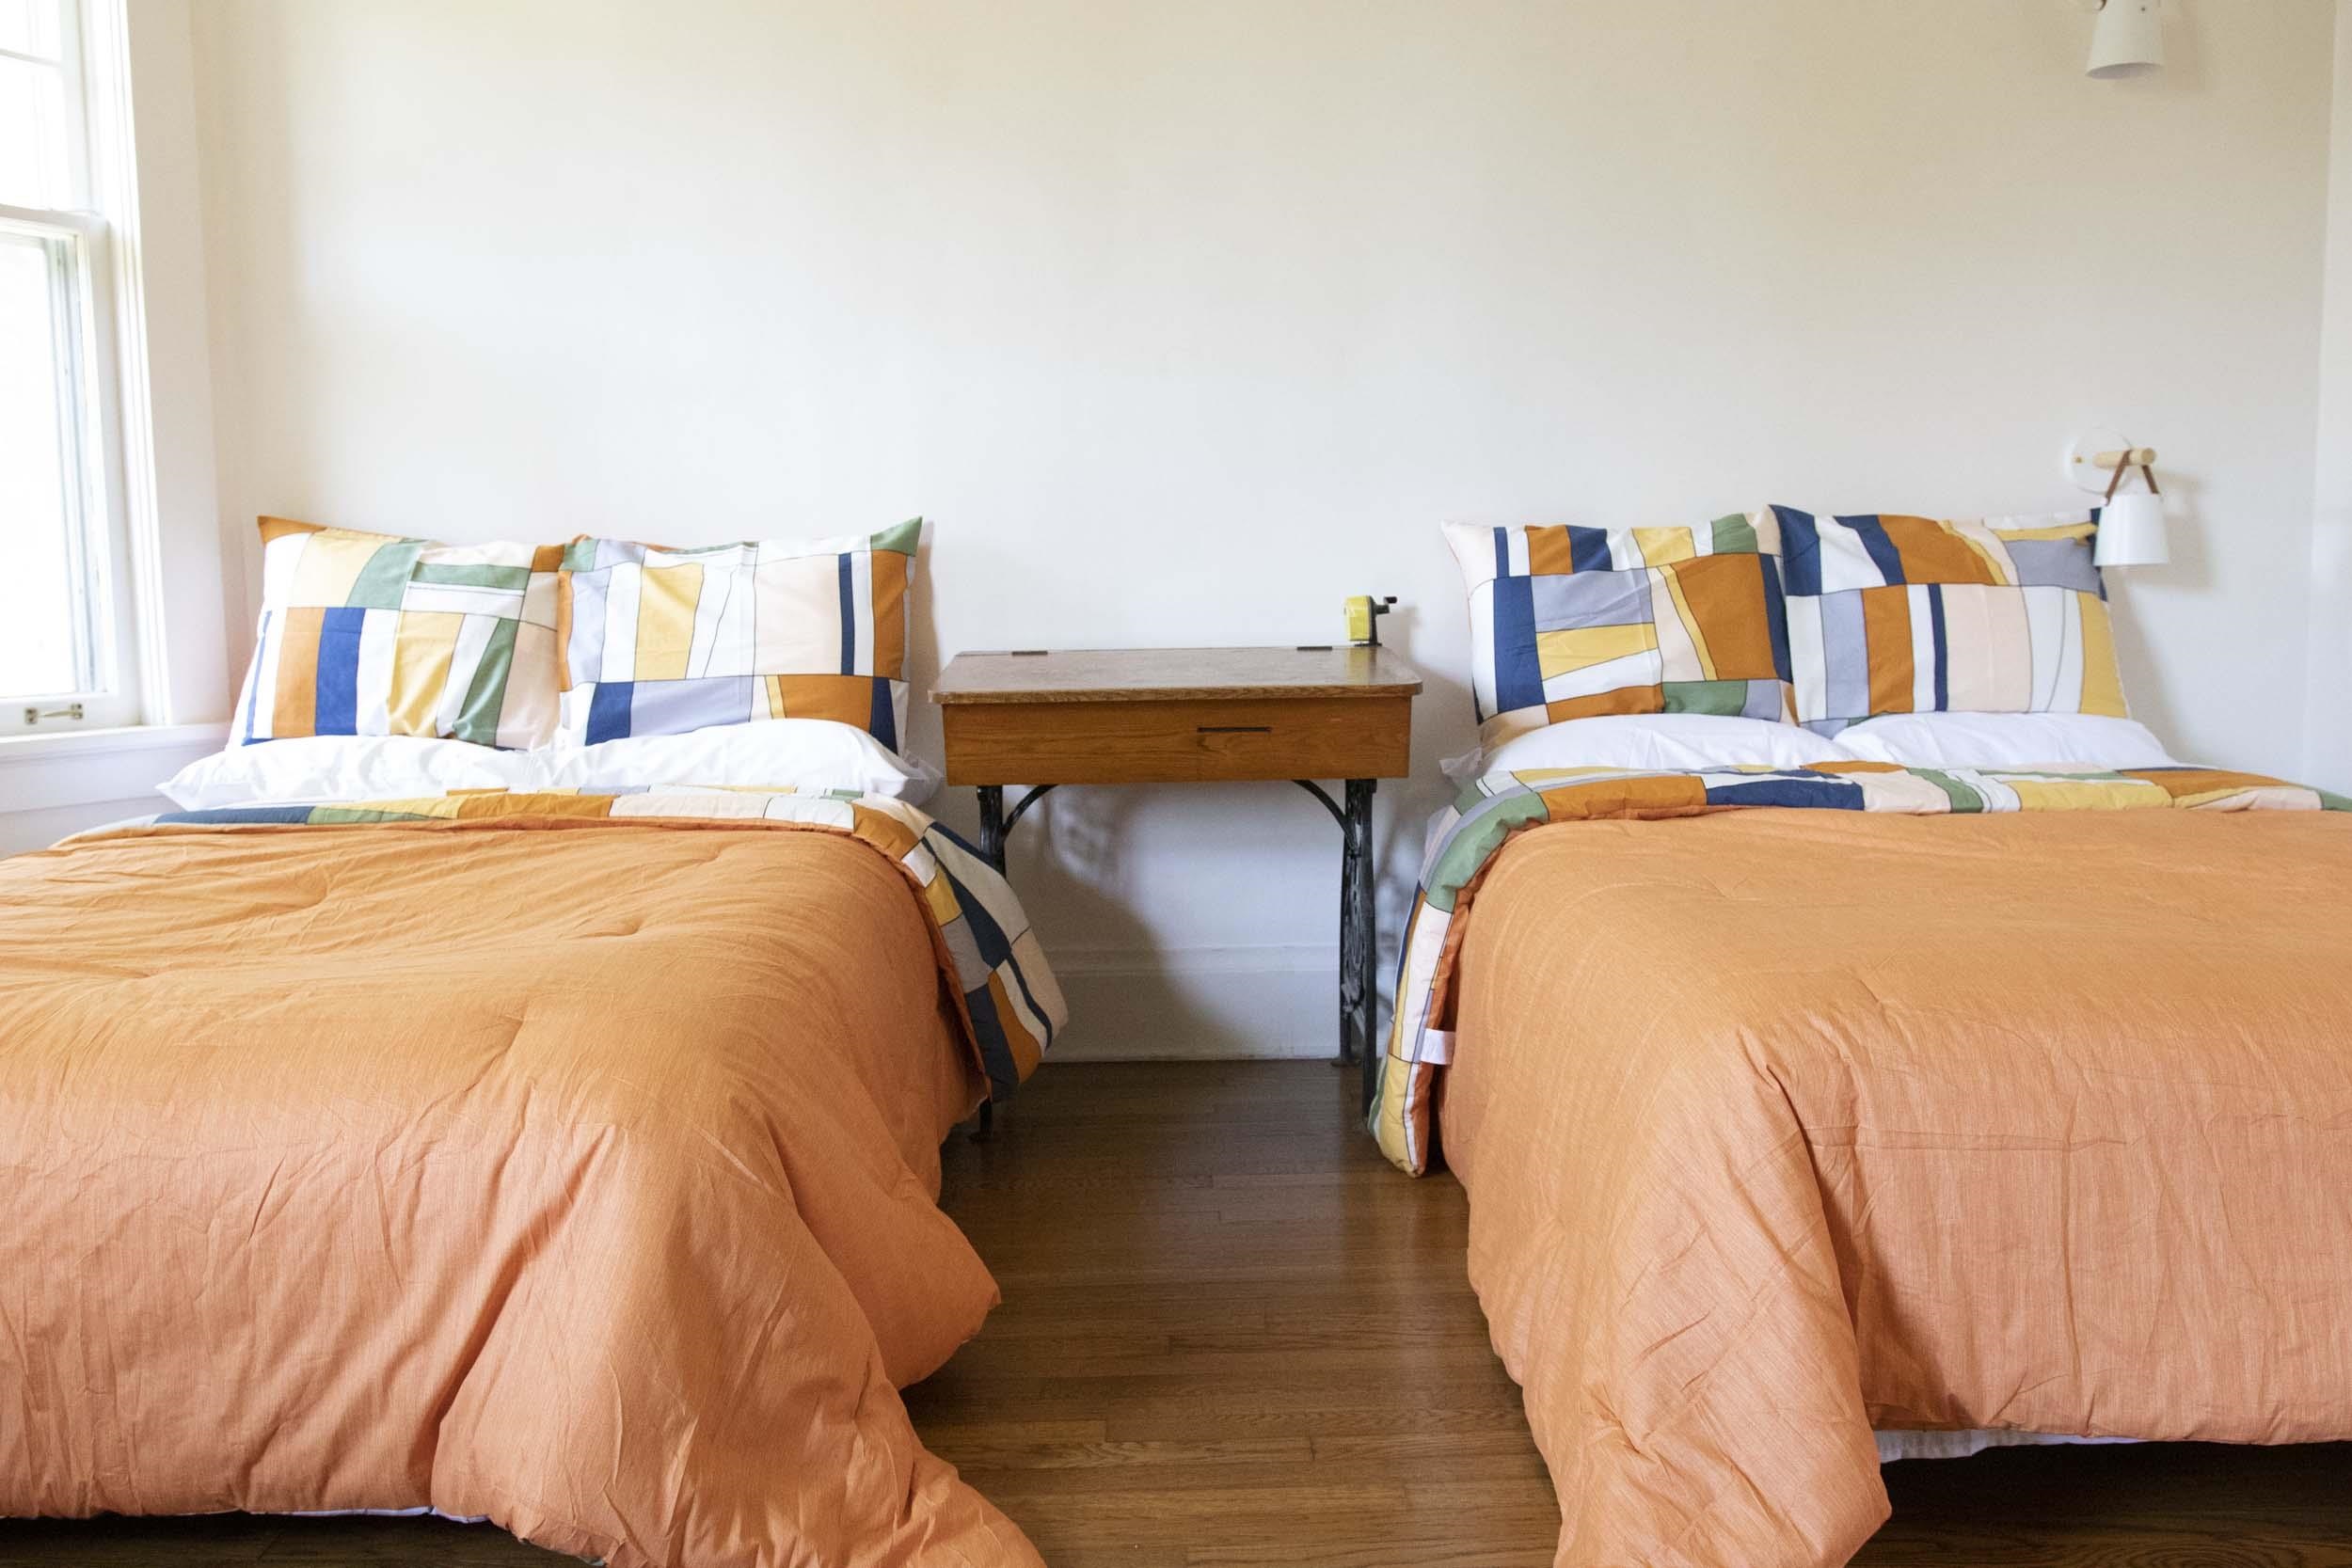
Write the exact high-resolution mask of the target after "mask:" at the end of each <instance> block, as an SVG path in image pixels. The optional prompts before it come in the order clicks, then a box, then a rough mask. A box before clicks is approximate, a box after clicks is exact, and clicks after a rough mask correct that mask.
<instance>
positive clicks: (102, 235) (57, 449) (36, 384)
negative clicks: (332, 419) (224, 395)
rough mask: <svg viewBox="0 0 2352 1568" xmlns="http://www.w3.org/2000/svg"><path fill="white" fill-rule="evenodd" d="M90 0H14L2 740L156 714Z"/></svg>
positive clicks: (1, 126) (0, 24)
mask: <svg viewBox="0 0 2352 1568" xmlns="http://www.w3.org/2000/svg"><path fill="white" fill-rule="evenodd" d="M83 21H84V16H83V10H82V6H81V4H80V0H0V736H10V735H22V734H24V733H27V732H28V731H32V730H57V729H73V728H87V727H91V726H95V725H104V724H128V723H135V722H137V721H138V720H139V717H140V713H139V691H138V686H139V663H138V659H137V657H136V649H135V644H134V643H133V641H132V639H133V638H134V636H135V632H136V621H135V616H134V615H133V614H132V613H131V612H130V595H129V594H128V593H127V591H126V582H125V568H126V567H127V565H128V562H127V560H126V551H125V538H124V535H125V531H124V526H123V521H122V516H121V510H122V509H121V507H120V505H119V483H118V482H117V477H116V476H117V475H118V473H119V464H118V461H117V457H116V453H115V451H114V450H113V441H114V437H115V433H116V431H117V429H118V427H119V421H118V419H117V407H118V395H117V378H116V372H115V367H114V362H113V359H112V357H111V349H112V329H113V312H112V309H111V304H112V295H113V293H114V285H113V274H112V272H111V270H110V268H109V265H108V261H109V256H108V245H109V241H110V238H111V235H112V230H111V226H110V225H109V224H108V223H107V221H106V217H105V214H103V212H101V211H100V203H99V201H98V200H97V199H96V198H95V197H94V195H93V190H94V185H95V183H96V182H94V180H93V177H92V166H93V159H92V136H91V134H90V124H91V119H92V115H91V105H92V100H93V96H94V95H93V93H92V91H91V88H92V87H93V86H94V85H96V84H95V83H94V80H93V73H92V72H91V71H90V70H89V69H88V68H87V65H86V63H85V61H86V55H87V51H86V50H85V47H84V42H85V40H84V37H83V31H84V29H83V26H82V24H83Z"/></svg>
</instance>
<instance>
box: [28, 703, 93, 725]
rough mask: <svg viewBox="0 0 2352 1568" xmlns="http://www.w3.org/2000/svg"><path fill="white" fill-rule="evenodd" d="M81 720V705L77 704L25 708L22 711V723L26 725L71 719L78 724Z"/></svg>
mask: <svg viewBox="0 0 2352 1568" xmlns="http://www.w3.org/2000/svg"><path fill="white" fill-rule="evenodd" d="M81 718H82V705H81V704H79V703H68V704H67V705H65V706H63V707H53V708H42V707H35V706H27V707H26V708H25V709H24V721H25V722H26V723H27V724H38V723H40V721H42V720H44V719H71V720H73V721H75V722H77V723H78V722H79V721H81Z"/></svg>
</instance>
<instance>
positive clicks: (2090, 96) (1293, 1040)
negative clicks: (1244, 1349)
mask: <svg viewBox="0 0 2352 1568" xmlns="http://www.w3.org/2000/svg"><path fill="white" fill-rule="evenodd" d="M2333 9H2334V8H2333V6H2332V5H2331V4H2330V0H2261V3H2259V4H2235V3H2219V0H2178V3H2176V4H2175V5H2172V6H2169V7H2168V8H2167V10H2168V14H2169V46H2170V50H2171V64H2170V68H2169V70H2168V71H2166V72H2165V73H2164V74H2163V75H2161V76H2160V77H2157V78H2155V79H2153V80H2149V81H2143V82H2132V83H2102V82H2092V81H2090V80H2087V79H2086V78H2085V77H2084V76H2083V75H2082V73H2081V70H2082V61H2083V55H2084V53H2085V50H2086V48H2087V44H2088V36H2089V19H2088V17H2087V16H2086V15H2085V14H2084V12H2083V11H2082V10H2081V9H2080V8H2078V7H2077V6H2076V5H2074V4H2073V3H2072V0H1997V3H1995V0H1967V3H1963V4H1951V3H1949V0H1810V3H1804V4H1799V3H1795V0H1785V3H1775V4H1757V3H1756V0H1676V3H1675V4H1672V5H1658V4H1654V3H1646V0H1527V3H1522V4H1506V3H1500V0H1488V3H1469V0H1459V3H1454V4H1446V5H1438V4H1434V3H1429V0H1221V3H1190V4H1184V5H1174V6H1171V5H1167V4H1161V3H1155V0H990V3H985V4H983V3H980V0H970V3H946V0H880V3H876V4H872V5H866V6H843V5H839V4H834V3H832V0H759V3H741V4H735V3H717V0H698V3H695V4H688V5H673V6H668V7H662V8H652V7H646V6H642V5H617V4H581V3H578V0H528V3H525V0H501V3H497V4H484V3H480V0H463V3H459V0H442V3H417V0H403V3H392V0H373V3H360V0H342V3H339V4H336V5H331V6H329V5H311V4H305V3H303V0H215V3H213V4H207V5H205V6H202V7H200V8H198V10H197V12H196V17H195V24H196V25H195V51H196V65H197V70H196V82H197V98H198V119H199V124H200V127H201V141H200V150H201V159H202V168H203V177H204V184H205V191H206V207H205V214H206V227H207V230H208V243H209V276H210V292H211V302H212V344H211V348H212V368H213V375H214V385H215V401H216V417H217V421H218V427H219V449H218V451H219V493H220V506H219V512H220V515H221V518H222V526H223V528H224V530H225V531H227V533H228V535H229V536H230V538H232V539H234V540H235V541H236V542H237V547H238V548H239V549H241V550H247V551H249V542H248V539H247V529H248V524H247V523H246V519H249V518H250V517H251V516H252V515H254V514H256V513H258V512H265V511H266V512H278V513H284V514H291V515H298V516H307V517H312V518H317V519H321V520H330V521H338V522H344V523H350V524H354V525H357V526H361V527H382V528H399V529H405V530H413V531H421V532H426V533H431V534H435V535H438V536H443V537H450V538H457V539H470V538H479V537H488V536H499V535H522V536H531V537H548V538H553V537H562V536H565V535H568V534H569V533H571V532H573V531H580V530H592V531H614V532H621V533H630V534H637V535H642V536H648V537H655V538H663V539H675V540H681V541H687V540H704V539H718V538H725V537H736V536H739V535H743V534H746V533H753V532H763V531H764V532H776V531H813V530H822V531H844V530H848V529H852V528H862V527H865V526H867V525H878V524H881V523H884V522H887V521H890V520H893V519H896V518H898V517H901V516H904V515H911V514H914V513H918V512H919V513H922V514H925V515H929V516H930V517H931V518H933V519H934V520H935V534H934V540H935V543H934V545H933V547H932V549H931V551H930V558H929V563H928V570H927V574H926V579H925V588H926V599H925V602H924V606H923V609H922V612H921V620H922V625H921V627H920V629H919V631H918V634H917V638H916V644H915V647H916V654H917V665H918V682H917V684H918V703H919V702H920V690H919V688H920V687H921V685H922V683H923V679H924V677H927V676H928V674H929V673H931V672H932V671H934V670H935V669H936V667H937V665H938V662H939V661H940V660H941V658H942V657H944V656H946V655H947V654H951V653H953V652H954V651H956V650H959V649H963V648H971V647H1004V646H1009V645H1024V646H1035V645H1049V644H1050V645H1064V646H1085V645H1111V644H1124V643H1152V642H1184V641H1196V642H1242V641H1267V642H1283V641H1307V640H1322V639H1327V638H1329V637H1332V636H1334V635H1336V634H1337V631H1338V601H1339V600H1340V599H1341V598H1342V597H1343V596H1344V595H1346V594H1354V593H1361V592H1388V593H1395V594H1400V595H1402V596H1403V597H1404V599H1405V601H1406V604H1405V607H1404V610H1405V612H1404V613H1403V614H1401V615H1399V616H1398V617H1396V618H1395V619H1394V621H1393V623H1392V625H1393V626H1395V631H1394V633H1393V634H1392V635H1393V640H1394V641H1399V642H1401V643H1403V644H1404V645H1405V646H1406V648H1407V649H1408V650H1409V652H1410V654H1411V655H1412V657H1414V658H1416V659H1417V660H1418V661H1419V662H1420V664H1421V665H1422V669H1423V670H1424V672H1425V673H1426V676H1427V679H1428V683H1429V689H1428V692H1427V694H1426V695H1425V697H1424V698H1423V700H1422V704H1421V705H1420V709H1419V716H1418V732H1417V733H1418V743H1417V750H1418V752H1419V755H1420V759H1421V768H1420V774H1421V782H1418V783H1416V784H1412V785H1410V786H1391V787H1388V788H1385V789H1384V790H1383V792H1382V797H1381V798H1382V800H1383V801H1384V803H1385V804H1386V806H1387V807H1388V808H1389V812H1390V816H1389V819H1388V822H1387V826H1386V830H1385V847H1386V852H1387V856H1388V869H1389V871H1390V873H1391V876H1390V881H1391V886H1390V887H1388V888H1387V889H1386V890H1385V892H1384V906H1383V907H1384V916H1385V918H1386V922H1387V924H1388V926H1389V928H1390V939H1391V942H1393V940H1394V930H1395V927H1396V925H1397V923H1398V919H1399V917H1400V915H1401V912H1402V906H1403V902H1404V884H1405V883H1406V882H1408V881H1409V875H1410V870H1411V866H1410V861H1411V858H1412V849H1413V847H1415V846H1417V843H1418V837H1419V823H1420V821H1421V819H1422V817H1423V816H1425V814H1426V813H1427V811H1428V810H1429V809H1430V808H1431V806H1432V805H1433V804H1434V802H1435V801H1436V800H1438V798H1439V797H1440V794H1441V792H1440V791H1439V790H1438V788H1436V787H1435V786H1434V784H1432V783H1430V782H1429V781H1431V780H1432V779H1434V777H1435V767H1434V765H1435V760H1436V759H1437V758H1438V756H1439V755H1441V754H1444V753H1446V752H1451V751H1454V750H1458V749H1460V748H1461V747H1462V746H1463V745H1464V744H1465V743H1466V742H1467V740H1468V738H1469V736H1470V703H1469V697H1468V694H1467V691H1466V689H1465V687H1464V683H1463V674H1462V672H1463V670H1464V668H1465V654H1464V626H1463V617H1462V612H1461V610H1460V599H1459V590H1458V587H1457V583H1456V579H1455V578H1454V569H1453V566H1452V563H1451V561H1450V559H1449V557H1448V556H1447V554H1446V551H1445V549H1444V547H1443V546H1442V545H1441V543H1440V542H1439V539H1438V532H1437V524H1438V521H1439V520H1440V519H1445V518H1470V519H1477V520H1495V521H1515V522H1531V521H1573V522H1582V523H1591V524H1623V523H1634V522H1661V521H1680V520H1685V519H1690V518H1694V517H1701V516H1706V515H1712V514H1715V513H1718V512H1721V511H1724V510H1728V509H1731V508H1736V507H1746V506H1753V505H1756V504H1760V503H1762V502H1764V501H1767V500H1783V501H1788V502H1791V503H1795V504H1799V505H1804V506H1809V507H1812V508H1815V509H1835V510H1847V511H1853V510H1874V509H1885V510H1921V511H1935V512H1942V513H1946V514H1965V513H1974V512H1980V511H1988V510H1998V511H2020V510H2040V509H2052V508H2057V507H2060V506H2066V505H2072V504H2076V503H2077V502H2078V500H2079V498H2078V497H2077V496H2075V495H2074V494H2073V493H2072V492H2070V491H2068V490H2067V489H2066V488H2064V487H2063V486H2062V485H2061V484H2060V483H2059V481H2058V473H2057V453H2058V449H2059V448H2060V446H2061V445H2062V444H2063V443H2064V441H2065V440H2066V439H2067V438H2068V437H2069V436H2072V435H2073V434H2074V432H2075V431H2076V430H2078V429H2080V428H2082V427H2085V426H2089V425H2094V424H2098V425H2112V426H2116V427H2119V428H2121V429H2122V430H2123V431H2124V432H2126V433H2128V434H2129V435H2130V436H2132V437H2133V438H2134V439H2136V440H2140V441H2146V442H2151V443H2153V444H2155V445H2157V446H2159V447H2160V448H2162V449H2164V451H2165V454H2166V462H2165V477H2166V479H2167V480H2168V482H2169V483H2168V489H2169V491H2170V492H2171V493H2172V494H2173V495H2174V496H2175V497H2176V498H2177V499H2178V502H2179V504H2180V506H2181V507H2182V509H2183V516H2182V518H2181V520H2180V521H2179V522H2178V523H2177V524H2176V529H2175V554H2176V560H2175V564H2174V565H2172V566H2171V567H2169V568H2165V569H2160V570H2155V571H2149V572H2144V573H2140V574H2137V575H2135V576H2134V577H2133V578H2130V579H2129V580H2128V581H2127V582H2123V583H2122V584H2121V585H2120V588H2119V593H2118V599H2119V603H2120V606H2121V621H2122V647H2123V652H2124V656H2125V657H2126V660H2127V669H2126V678H2127V681H2128V683H2129V687H2130V689H2131V693H2132V696H2133V698H2134V701H2135V704H2136V706H2137V709H2138V710H2139V711H2140V712H2141V714H2142V715H2143V716H2144V717H2147V718H2149V719H2150V720H2151V721H2153V722H2154V723H2155V724H2156V725H2157V726H2158V727H2159V728H2160V729H2162V730H2163V731H2164V732H2165V733H2167V734H2168V736H2170V737H2171V738H2172V739H2173V740H2175V741H2176V742H2177V744H2178V747H2179V748H2180V749H2181V750H2182V751H2183V752H2185V753H2187V754H2191V755H2194V756H2198V757H2210V758H2215V759H2226V760H2230V761H2233V762H2236V763H2239V764H2242V765H2245V766H2249V767H2253V768H2267V769H2273V770H2278V771H2282V772H2287V773H2294V772H2296V771H2299V770H2300V769H2301V768H2302V767H2303V765H2304V763H2305V761H2306V758H2305V757H2304V755H2303V748H2302V745H2301V743H2300V738H2299V731H2300V725H2301V721H2303V719H2304V718H2305V715H2306V693H2305V676H2306V673H2307V668H2308V659H2309V656H2310V651H2311V648H2312V626H2311V624H2310V623H2311V618H2310V613H2309V600H2308V594H2307V592H2306V585H2305V584H2304V582H2303V581H2302V580H2301V574H2300V566H2301V563H2302V562H2305V561H2306V560H2307V559H2309V558H2310V556H2311V552H2312V528H2311V522H2310V515H2311V496H2312V476H2313V442H2314V432H2315V430H2316V428H2317V420H2318V418H2319V391H2318V385H2319V374H2318V364H2317V356H2315V354H2314V352H2313V341H2314V337H2315V334H2316V331H2317V326H2318V322H2319V312H2320V295H2321V275H2322V267H2321V253H2322V241H2323V233H2324V230H2325V220H2326V197H2327V160H2328V111H2329V93H2330V85H2331V80H2330V47H2329V45H2330V38H2331V28H2332V25H2333ZM251 567H252V562H251V560H250V557H249V555H248V558H247V560H246V562H244V570H243V571H242V572H239V571H233V570H232V572H231V574H230V577H231V581H232V583H235V582H239V581H242V582H243V583H244V584H245V588H246V594H247V595H249V594H250V592H251V589H252V574H251ZM250 618H251V617H250V602H249V597H248V598H244V599H241V598H239V597H238V596H237V595H236V594H234V592H233V591H232V594H231V599H230V614H229V617H228V620H229V624H230V626H238V627H242V626H246V625H248V624H249V622H250ZM232 641H233V640H232ZM242 651H243V650H242V646H241V645H240V646H239V647H238V648H237V649H236V652H237V654H238V655H239V656H240V657H241V655H242ZM937 733H938V732H937V726H936V724H935V723H933V722H931V721H930V715H929V713H928V711H926V712H925V714H924V716H923V721H922V722H921V723H920V724H919V725H918V727H917V729H916V731H915V735H916V744H917V746H918V749H922V750H926V751H930V752H932V753H933V754H936V747H937ZM2332 782H2336V783H2347V782H2352V780H2346V779H2344V778H2341V777H2339V778H2337V779H2335V780H2333V781H2332ZM949 811H950V814H951V815H952V816H957V817H960V818H961V819H962V820H965V821H967V822H968V820H969V816H968V813H969V804H968V801H962V800H959V801H957V802H955V803H954V804H953V805H952V806H951V807H950V808H949ZM1039 815H1040V816H1041V817H1042V823H1041V827H1042V830H1043V831H1042V832H1037V833H1035V835H1034V836H1030V835H1031V828H1030V826H1029V824H1027V823H1025V824H1024V826H1023V828H1022V830H1021V832H1022V834H1023V835H1024V842H1023V845H1022V847H1019V848H1017V850H1016V865H1015V877H1016V880H1017V881H1018V882H1019V883H1020V884H1021V886H1022V887H1023V889H1024V891H1025V893H1026V894H1027V895H1029V897H1030V900H1031V904H1032V907H1033V909H1034V910H1035V911H1036V913H1037V915H1038V918H1039V921H1040V924H1041V927H1043V929H1044V932H1045V934H1046V937H1047V940H1048V942H1049V945H1050V949H1051V951H1052V952H1053V953H1054V954H1055V955H1056V957H1057V959H1059V960H1060V962H1061V964H1062V966H1063V968H1064V969H1065V970H1067V971H1070V972H1072V973H1071V979H1072V982H1073V988H1072V989H1073V991H1074V992H1075V993H1076V996H1077V1000H1078V1004H1079V1006H1081V1008H1084V1009H1088V1010H1089V1011H1090V1012H1091V1013H1092V1016H1093V1017H1094V1019H1095V1021H1096V1022H1095V1026H1094V1030H1093V1033H1092V1035H1091V1036H1090V1037H1089V1035H1088V1033H1087V1031H1086V1029H1085V1028H1084V1025H1083V1022H1082V1026H1081V1029H1080V1030H1079V1031H1077V1032H1075V1033H1074V1034H1073V1039H1072V1043H1073V1046H1076V1047H1081V1048H1089V1049H1095V1050H1107V1051H1136V1052H1167V1051H1177V1050H1185V1049H1203V1048H1207V1049H1220V1050H1222V1049H1255V1050H1268V1051H1275V1050H1295V1051H1319V1050H1322V1049H1325V1048H1327V1045H1328V1042H1329V1031H1330V1028H1331V1019H1330V1013H1331V1010H1332V1009H1331V1005H1330V995H1329V985H1330V981H1329V971H1328V967H1327V966H1328V963H1329V953H1330V947H1331V942H1332V927H1333V920H1334V913H1333V910H1332V906H1333V904H1334V903H1335V902H1336V886H1335V882H1336V875H1335V873H1336V867H1335V856H1336V846H1335V841H1334V835H1333V834H1332V832H1331V831H1330V829H1329V827H1328V824H1327V822H1326V821H1325V820H1324V818H1323V817H1322V816H1321V814H1320V812H1319V811H1318V810H1317V809H1316V808H1315V807H1314V806H1313V805H1312V804H1311V802H1310V801H1307V800H1304V799H1302V798H1299V797H1298V796H1297V795H1296V792H1295V791H1291V790H1288V789H1287V788H1286V787H1283V786H1267V787H1264V788H1235V789H1232V790H1228V791H1193V792H1163V793H1143V792H1117V791H1090V792H1080V791H1073V792H1070V793H1069V794H1067V795H1063V796H1057V798H1056V799H1055V800H1053V801H1051V802H1049V803H1048V804H1047V805H1046V806H1045V807H1043V808H1041V812H1040V814H1039ZM1151 973H1159V974H1169V975H1171V976H1172V978H1170V979H1169V980H1168V981H1167V982H1166V983H1165V985H1164V986H1162V987H1160V988H1159V989H1158V990H1156V991H1152V992H1135V991H1132V990H1124V989H1123V988H1126V987H1128V986H1129V983H1130V982H1131V981H1133V980H1134V979H1135V978H1136V975H1137V974H1151ZM1138 996H1140V997H1141V1000H1137V997H1138Z"/></svg>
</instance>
